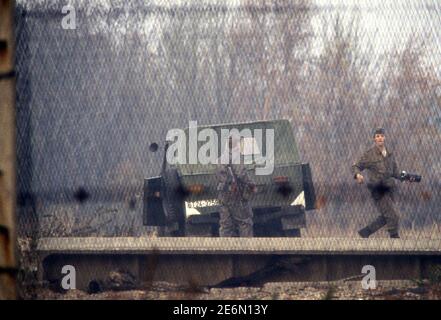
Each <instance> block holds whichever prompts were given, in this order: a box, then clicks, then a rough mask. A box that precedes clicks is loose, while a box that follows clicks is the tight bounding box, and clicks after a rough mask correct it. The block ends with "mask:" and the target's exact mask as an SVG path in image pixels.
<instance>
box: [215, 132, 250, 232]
mask: <svg viewBox="0 0 441 320" xmlns="http://www.w3.org/2000/svg"><path fill="white" fill-rule="evenodd" d="M233 140H234V139H233V137H230V138H229V140H228V145H229V148H228V154H227V155H228V161H227V163H225V162H223V163H222V164H220V165H219V169H218V170H217V179H218V186H217V191H218V198H219V202H220V205H221V207H220V220H219V226H220V227H219V235H220V236H221V237H237V236H239V237H252V236H253V211H252V209H251V206H250V204H249V198H250V196H251V194H252V193H254V192H256V186H255V184H254V183H253V181H251V179H250V177H249V176H248V174H247V172H246V168H245V166H244V163H243V159H240V161H233V158H234V152H235V151H237V152H239V150H238V146H237V144H236V145H234V143H233Z"/></svg>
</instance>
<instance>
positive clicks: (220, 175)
mask: <svg viewBox="0 0 441 320" xmlns="http://www.w3.org/2000/svg"><path fill="white" fill-rule="evenodd" d="M216 178H217V182H218V190H224V189H225V185H226V184H227V182H228V172H227V168H226V167H225V166H223V165H221V166H219V168H218V169H217V171H216Z"/></svg>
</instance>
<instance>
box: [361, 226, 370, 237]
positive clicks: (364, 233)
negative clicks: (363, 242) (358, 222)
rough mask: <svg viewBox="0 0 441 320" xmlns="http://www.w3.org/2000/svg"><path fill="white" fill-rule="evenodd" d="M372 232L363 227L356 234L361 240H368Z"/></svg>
mask: <svg viewBox="0 0 441 320" xmlns="http://www.w3.org/2000/svg"><path fill="white" fill-rule="evenodd" d="M372 233H373V232H372V230H371V229H370V228H369V227H364V228H363V229H360V230H359V231H358V234H359V235H360V237H362V238H369V236H370V235H371V234H372Z"/></svg>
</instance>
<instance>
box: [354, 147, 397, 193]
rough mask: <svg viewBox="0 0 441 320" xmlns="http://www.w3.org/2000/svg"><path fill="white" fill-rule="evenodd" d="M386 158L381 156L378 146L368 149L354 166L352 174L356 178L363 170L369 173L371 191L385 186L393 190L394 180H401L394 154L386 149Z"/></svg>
mask: <svg viewBox="0 0 441 320" xmlns="http://www.w3.org/2000/svg"><path fill="white" fill-rule="evenodd" d="M386 152H387V154H386V157H384V156H383V155H382V154H381V151H380V149H379V148H378V147H377V146H373V147H372V148H370V149H368V150H367V151H366V152H365V153H364V154H363V156H362V157H361V158H360V160H358V161H357V162H356V163H354V164H353V166H352V172H353V174H354V178H355V176H356V175H357V174H358V173H360V174H361V171H363V170H367V172H368V179H369V180H368V187H369V188H370V189H372V188H375V187H378V186H380V185H381V186H384V187H388V188H393V187H394V186H395V183H394V180H393V178H395V179H399V178H400V172H399V171H398V166H397V162H396V161H395V156H394V154H393V152H392V151H391V150H390V149H388V148H386Z"/></svg>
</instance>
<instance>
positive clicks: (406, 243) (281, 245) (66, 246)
mask: <svg viewBox="0 0 441 320" xmlns="http://www.w3.org/2000/svg"><path fill="white" fill-rule="evenodd" d="M37 250H38V251H39V252H40V253H41V254H43V255H48V254H54V253H63V254H144V253H160V254H204V255H206V254H247V255H250V254H251V255H253V254H256V255H267V254H268V255H274V254H280V255H284V254H287V255H293V254H294V255H296V254H297V255H327V254H331V255H335V254H336V255H441V239H388V238H384V239H382V238H373V239H355V238H196V237H195V238H193V237H188V238H168V237H163V238H147V237H82V238H41V239H39V241H38V246H37Z"/></svg>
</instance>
